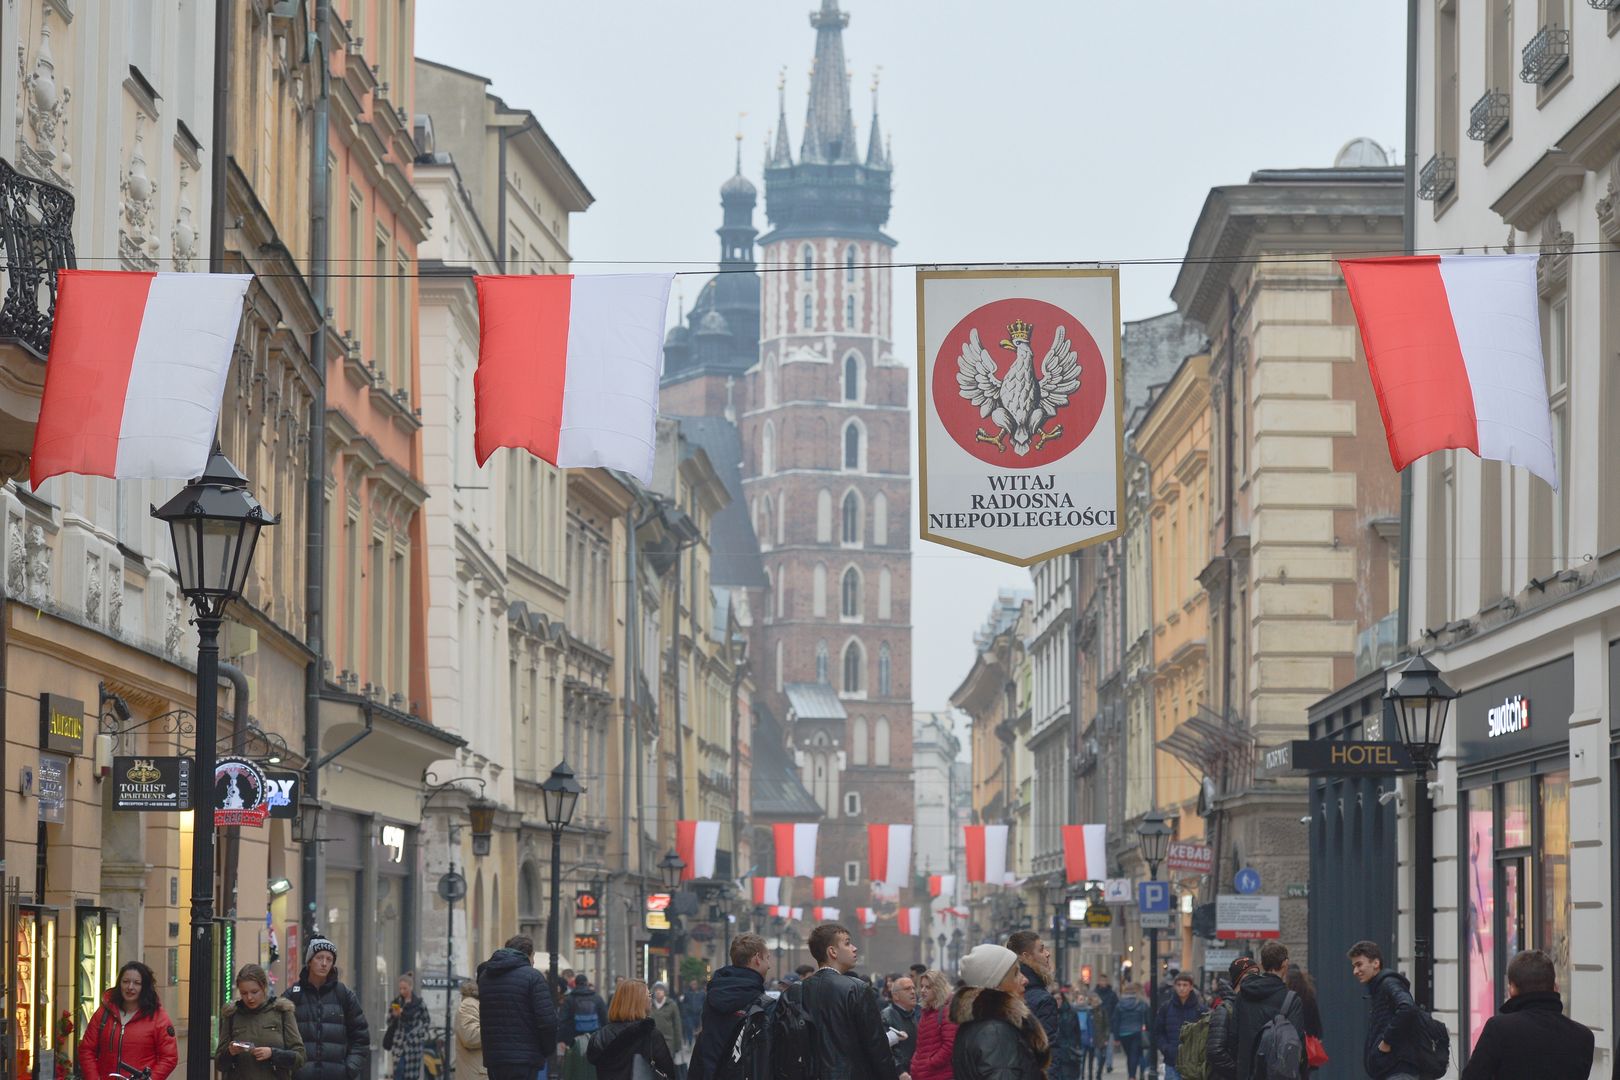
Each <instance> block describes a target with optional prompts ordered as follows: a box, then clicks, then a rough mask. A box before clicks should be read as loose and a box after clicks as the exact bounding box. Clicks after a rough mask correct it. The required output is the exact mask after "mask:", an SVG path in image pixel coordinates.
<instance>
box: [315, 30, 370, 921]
mask: <svg viewBox="0 0 1620 1080" xmlns="http://www.w3.org/2000/svg"><path fill="white" fill-rule="evenodd" d="M331 19H332V0H316V3H315V40H314V43H313V48H312V52H313V53H314V54H315V56H316V58H317V59H318V61H319V63H320V86H319V91H318V93H317V94H316V97H315V117H314V119H315V123H314V125H313V130H312V131H311V133H310V158H311V161H310V182H309V187H310V214H309V256H310V282H309V285H310V296H311V297H312V298H313V299H314V301H315V311H316V313H317V314H318V315H319V317H320V321H319V325H317V326H316V328H315V332H314V334H312V335H311V336H310V344H309V360H310V366H311V367H312V368H313V369H314V371H315V387H314V396H313V400H311V402H310V406H309V412H310V417H309V466H308V467H309V471H308V475H307V476H306V478H305V492H304V507H305V513H306V515H307V516H308V527H307V530H306V533H305V539H304V575H305V580H304V611H305V623H304V643H305V645H306V646H308V648H309V651H310V660H309V663H308V664H307V665H306V666H305V668H304V782H303V796H302V799H301V800H300V801H304V800H311V801H317V800H319V799H320V796H321V760H320V759H321V682H322V679H323V678H324V674H325V673H324V671H323V665H324V663H325V660H326V620H325V610H326V466H327V463H326V298H327V279H328V275H329V267H328V266H327V258H328V254H329V248H330V243H331V236H330V222H329V221H328V204H329V203H330V202H331V176H330V173H329V167H328V164H327V157H328V147H327V142H328V141H329V138H330V135H329V128H330V123H331V119H330V117H331V100H332V76H331V70H330V67H331V65H330V64H329V63H328V61H327V57H326V33H327V27H328V26H329V25H330V23H331ZM369 720H370V716H369V713H368V715H367V721H368V725H367V726H368V727H369ZM299 812H300V813H301V812H302V811H301V810H300V811H299ZM321 862H322V857H321V845H320V844H319V843H317V842H316V841H315V838H314V837H306V838H305V840H304V843H303V850H302V851H300V852H299V873H298V881H299V897H300V899H301V900H302V906H303V917H302V918H301V919H300V920H299V921H300V922H301V923H302V924H303V928H304V940H306V941H307V940H310V939H311V938H313V937H314V934H315V925H316V922H317V914H318V913H319V912H320V910H321V898H322V894H323V889H322V879H323V878H324V876H325V875H324V874H322V873H321Z"/></svg>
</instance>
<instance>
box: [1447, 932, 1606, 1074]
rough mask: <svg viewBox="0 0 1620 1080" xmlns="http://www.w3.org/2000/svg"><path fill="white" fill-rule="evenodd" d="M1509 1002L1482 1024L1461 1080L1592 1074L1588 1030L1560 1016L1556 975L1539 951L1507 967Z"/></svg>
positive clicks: (1561, 1004) (1525, 954)
mask: <svg viewBox="0 0 1620 1080" xmlns="http://www.w3.org/2000/svg"><path fill="white" fill-rule="evenodd" d="M1507 987H1508V996H1507V1000H1506V1001H1504V1002H1503V1003H1502V1011H1501V1012H1499V1013H1497V1014H1496V1015H1495V1016H1493V1017H1491V1018H1490V1019H1489V1020H1487V1021H1485V1027H1484V1029H1483V1030H1481V1031H1480V1033H1479V1041H1478V1042H1476V1043H1474V1052H1473V1053H1472V1054H1470V1055H1469V1056H1468V1067H1467V1068H1466V1069H1464V1070H1463V1071H1462V1078H1461V1080H1512V1078H1515V1077H1521V1076H1535V1077H1537V1078H1538V1080H1577V1078H1578V1080H1585V1078H1586V1076H1587V1075H1588V1074H1589V1073H1591V1071H1592V1052H1593V1042H1594V1041H1593V1038H1592V1030H1591V1029H1590V1028H1588V1027H1586V1026H1584V1025H1582V1024H1578V1023H1576V1022H1575V1021H1574V1020H1571V1019H1570V1018H1569V1017H1567V1016H1565V1015H1564V999H1563V997H1562V996H1561V995H1560V994H1559V992H1558V973H1557V970H1556V969H1555V968H1554V967H1553V961H1552V957H1551V956H1548V955H1547V954H1546V953H1545V952H1543V951H1542V950H1541V949H1530V950H1528V951H1526V952H1522V953H1519V954H1518V955H1517V956H1515V957H1514V958H1513V959H1512V960H1509V961H1508V966H1507Z"/></svg>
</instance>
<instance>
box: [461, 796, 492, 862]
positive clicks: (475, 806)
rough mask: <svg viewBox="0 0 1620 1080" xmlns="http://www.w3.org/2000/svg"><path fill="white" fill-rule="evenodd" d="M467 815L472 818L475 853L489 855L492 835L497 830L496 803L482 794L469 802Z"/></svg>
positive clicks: (473, 848)
mask: <svg viewBox="0 0 1620 1080" xmlns="http://www.w3.org/2000/svg"><path fill="white" fill-rule="evenodd" d="M467 816H468V817H469V818H470V819H472V850H473V854H474V855H488V854H489V847H490V837H491V834H493V833H494V832H495V804H494V803H492V802H490V801H489V800H488V799H486V798H484V797H483V796H481V795H480V796H479V797H478V798H476V799H474V800H473V801H472V802H471V803H469V804H468V806H467Z"/></svg>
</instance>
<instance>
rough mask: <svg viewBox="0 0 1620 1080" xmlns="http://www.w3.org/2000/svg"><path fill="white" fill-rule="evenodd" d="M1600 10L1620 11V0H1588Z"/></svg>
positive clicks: (1587, 0)
mask: <svg viewBox="0 0 1620 1080" xmlns="http://www.w3.org/2000/svg"><path fill="white" fill-rule="evenodd" d="M1586 2H1587V3H1589V4H1591V5H1592V6H1593V7H1595V8H1597V9H1598V10H1599V11H1620V0H1586Z"/></svg>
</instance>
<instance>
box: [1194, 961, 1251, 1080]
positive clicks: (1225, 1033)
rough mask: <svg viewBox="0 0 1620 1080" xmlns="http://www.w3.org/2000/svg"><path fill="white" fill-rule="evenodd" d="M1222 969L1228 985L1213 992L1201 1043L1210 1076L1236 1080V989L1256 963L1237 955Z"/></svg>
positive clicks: (1218, 1078)
mask: <svg viewBox="0 0 1620 1080" xmlns="http://www.w3.org/2000/svg"><path fill="white" fill-rule="evenodd" d="M1226 973H1227V977H1228V983H1229V985H1228V986H1226V987H1225V988H1224V989H1222V990H1220V991H1219V992H1218V993H1217V994H1216V1000H1215V1004H1214V1005H1213V1006H1212V1007H1211V1009H1210V1017H1209V1041H1208V1042H1207V1043H1206V1044H1205V1047H1204V1057H1205V1060H1206V1061H1207V1062H1208V1064H1209V1075H1210V1080H1237V1074H1238V1067H1237V1062H1238V1058H1237V1023H1236V1022H1235V1020H1234V1016H1233V1014H1234V1013H1236V1011H1237V993H1238V990H1240V989H1241V988H1242V986H1243V980H1245V979H1247V978H1249V977H1250V976H1251V975H1258V974H1260V965H1259V964H1258V963H1256V962H1255V960H1254V958H1253V957H1249V956H1240V957H1238V958H1237V959H1236V960H1234V961H1232V964H1231V966H1230V967H1228V968H1227V970H1226Z"/></svg>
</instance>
